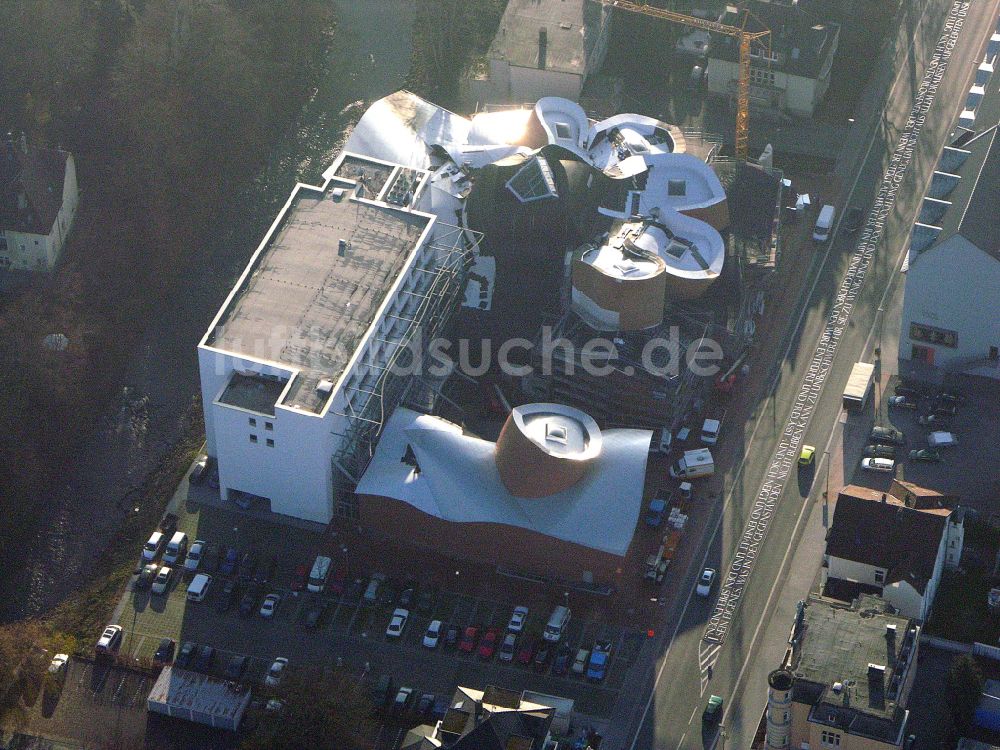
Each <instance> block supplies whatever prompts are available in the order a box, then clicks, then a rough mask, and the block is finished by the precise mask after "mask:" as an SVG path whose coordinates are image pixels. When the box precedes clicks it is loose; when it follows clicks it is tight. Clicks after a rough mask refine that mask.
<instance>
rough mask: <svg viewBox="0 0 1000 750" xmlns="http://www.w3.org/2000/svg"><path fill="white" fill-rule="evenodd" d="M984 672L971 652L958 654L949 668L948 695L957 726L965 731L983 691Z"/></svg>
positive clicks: (970, 723) (969, 724)
mask: <svg viewBox="0 0 1000 750" xmlns="http://www.w3.org/2000/svg"><path fill="white" fill-rule="evenodd" d="M983 684H984V683H983V672H982V670H981V669H980V668H979V664H978V663H977V662H976V660H975V658H974V657H973V656H972V655H971V654H962V655H961V656H956V657H955V658H954V659H953V660H952V662H951V666H950V667H949V668H948V679H947V682H946V695H947V699H948V705H949V706H950V707H951V713H952V717H953V718H954V720H955V726H956V727H958V729H959V731H961V732H965V731H967V730H968V729H969V728H970V727H971V726H972V716H973V713H974V712H975V710H976V706H977V705H979V699H980V696H981V695H982V693H983Z"/></svg>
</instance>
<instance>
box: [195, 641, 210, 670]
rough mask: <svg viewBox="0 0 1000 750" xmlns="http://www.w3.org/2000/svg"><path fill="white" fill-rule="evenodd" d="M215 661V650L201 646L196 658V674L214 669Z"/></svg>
mask: <svg viewBox="0 0 1000 750" xmlns="http://www.w3.org/2000/svg"><path fill="white" fill-rule="evenodd" d="M213 661H215V649H214V648H212V647H211V646H205V645H203V646H199V647H198V653H197V654H196V655H195V657H194V669H195V671H196V672H208V671H209V670H211V669H212V662H213Z"/></svg>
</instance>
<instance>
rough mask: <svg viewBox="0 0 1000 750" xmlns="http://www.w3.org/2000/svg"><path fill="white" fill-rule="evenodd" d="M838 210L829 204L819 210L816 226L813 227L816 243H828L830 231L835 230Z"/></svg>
mask: <svg viewBox="0 0 1000 750" xmlns="http://www.w3.org/2000/svg"><path fill="white" fill-rule="evenodd" d="M836 213H837V209H835V208H834V207H833V206H831V205H830V204H829V203H827V204H826V205H825V206H823V208H821V209H820V210H819V216H817V217H816V226H814V227H813V240H815V241H816V242H826V241H827V240H828V239H830V231H831V230H832V229H833V217H834V216H835V215H836Z"/></svg>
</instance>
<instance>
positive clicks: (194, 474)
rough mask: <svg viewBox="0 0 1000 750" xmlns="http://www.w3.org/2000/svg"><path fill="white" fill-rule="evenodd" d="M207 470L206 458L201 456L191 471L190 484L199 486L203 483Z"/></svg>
mask: <svg viewBox="0 0 1000 750" xmlns="http://www.w3.org/2000/svg"><path fill="white" fill-rule="evenodd" d="M207 469H208V456H202V457H201V458H199V459H198V461H197V462H196V463H195V465H194V468H193V469H191V479H190V482H191V484H201V483H202V482H204V481H205V473H206V471H207Z"/></svg>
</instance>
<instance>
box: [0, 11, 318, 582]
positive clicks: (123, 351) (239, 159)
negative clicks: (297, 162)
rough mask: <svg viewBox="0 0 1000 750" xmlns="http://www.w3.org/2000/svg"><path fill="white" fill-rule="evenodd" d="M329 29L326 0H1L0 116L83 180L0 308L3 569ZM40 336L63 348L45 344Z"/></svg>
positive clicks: (289, 109) (269, 140)
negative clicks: (53, 242) (62, 225)
mask: <svg viewBox="0 0 1000 750" xmlns="http://www.w3.org/2000/svg"><path fill="white" fill-rule="evenodd" d="M332 24H333V18H332V3H330V2H328V0H296V2H294V3H275V2H272V1H271V0H199V1H198V2H194V0H6V2H3V3H0V29H3V37H2V39H3V41H2V43H0V70H3V71H4V75H2V76H0V101H3V102H4V111H3V118H4V119H3V122H2V123H0V126H2V127H3V128H5V129H6V130H10V131H13V132H14V133H18V132H20V131H23V132H25V133H26V135H27V138H28V140H29V141H30V142H32V143H36V144H39V145H47V146H61V147H63V148H65V149H67V150H69V151H71V152H73V154H74V155H75V157H76V164H77V172H78V180H79V184H80V190H81V201H80V208H79V212H78V215H77V219H76V223H75V226H74V228H73V232H72V233H71V235H70V239H69V242H68V244H67V247H66V250H65V251H64V256H63V260H62V261H61V262H60V265H59V267H58V268H57V271H56V272H55V273H54V274H53V275H52V276H50V277H40V278H38V279H37V280H35V281H34V282H33V283H32V284H31V285H30V286H29V287H28V288H27V289H23V290H22V291H20V292H18V293H16V294H15V295H14V296H13V297H12V298H5V299H4V300H3V301H2V308H0V367H2V371H3V373H4V376H3V379H4V386H3V388H2V389H0V451H2V453H3V456H4V460H3V461H2V462H0V498H2V499H0V513H2V514H3V516H4V519H5V522H4V524H3V525H2V526H0V528H2V531H0V571H3V572H0V576H3V575H5V574H6V573H5V571H8V570H10V568H9V563H10V561H11V559H12V555H16V554H17V548H18V545H19V544H20V543H24V542H25V540H26V539H30V538H31V536H32V534H33V533H34V531H35V528H36V524H37V522H38V520H39V519H40V518H44V517H45V514H44V506H45V503H46V498H45V496H44V488H45V487H47V486H51V485H52V482H53V481H54V480H56V479H58V472H59V471H60V470H61V469H62V468H63V466H64V465H65V464H66V457H67V456H68V455H70V451H71V450H72V449H73V446H74V444H75V443H77V442H78V441H79V440H80V438H81V436H82V435H84V434H86V433H87V431H88V430H90V429H91V428H92V427H93V425H94V421H95V420H96V419H97V417H98V415H99V414H100V413H101V407H102V406H103V405H104V404H105V403H106V401H107V399H108V398H109V397H110V396H112V395H113V394H112V393H111V392H110V391H111V387H110V386H109V384H110V383H111V382H113V381H112V377H111V376H112V375H113V374H114V373H116V372H117V371H118V370H119V369H120V368H121V367H122V365H123V363H124V361H125V359H126V357H127V356H128V354H129V352H130V351H131V350H132V348H133V347H134V345H135V343H136V338H137V337H138V336H139V335H141V333H142V330H143V321H145V320H148V319H149V317H150V315H154V314H160V311H162V310H163V309H164V301H165V300H167V299H169V298H170V295H171V294H172V291H173V290H174V288H175V286H176V281H177V279H178V278H179V276H180V275H181V274H183V273H189V272H190V270H189V269H190V266H191V264H192V262H194V261H195V260H196V258H197V256H198V253H199V252H200V251H201V248H202V246H203V244H204V237H205V236H206V232H208V231H210V229H211V228H212V221H213V217H214V216H215V215H216V214H217V212H218V210H219V207H220V205H221V203H222V201H223V200H224V199H225V196H226V193H227V191H231V190H233V189H234V186H238V185H240V184H242V183H244V182H245V181H247V180H249V179H251V178H252V176H253V175H254V174H256V173H257V171H258V170H259V169H260V167H261V164H262V163H264V162H265V161H266V159H267V156H268V153H269V150H270V148H271V145H272V144H273V143H274V142H275V141H276V140H277V137H278V134H280V133H281V132H282V131H283V130H284V129H285V128H287V127H288V125H289V124H290V122H292V121H293V120H294V118H295V117H296V115H297V114H298V112H299V108H300V105H301V102H302V101H303V100H304V99H305V98H306V94H307V91H308V87H309V84H310V82H311V80H312V77H313V76H314V74H315V72H316V68H317V66H318V65H320V64H321V63H322V60H323V58H322V52H323V50H324V49H325V47H326V44H327V43H328V40H329V34H330V33H331V29H332ZM53 332H61V333H64V334H65V335H66V336H67V337H68V338H69V340H70V342H71V344H70V347H69V349H68V350H67V351H66V352H63V353H58V354H57V353H52V352H46V351H45V350H44V349H43V348H42V347H41V345H40V343H41V341H42V338H43V337H44V336H45V335H47V334H49V333H53Z"/></svg>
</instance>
